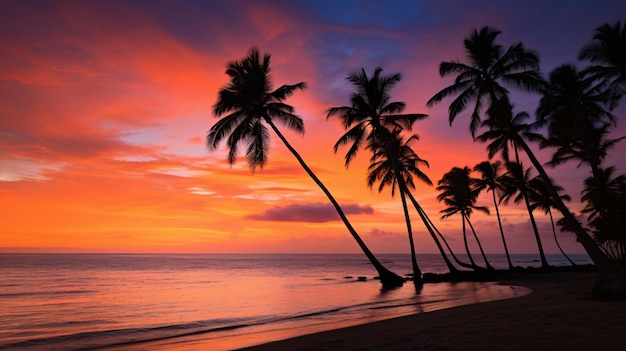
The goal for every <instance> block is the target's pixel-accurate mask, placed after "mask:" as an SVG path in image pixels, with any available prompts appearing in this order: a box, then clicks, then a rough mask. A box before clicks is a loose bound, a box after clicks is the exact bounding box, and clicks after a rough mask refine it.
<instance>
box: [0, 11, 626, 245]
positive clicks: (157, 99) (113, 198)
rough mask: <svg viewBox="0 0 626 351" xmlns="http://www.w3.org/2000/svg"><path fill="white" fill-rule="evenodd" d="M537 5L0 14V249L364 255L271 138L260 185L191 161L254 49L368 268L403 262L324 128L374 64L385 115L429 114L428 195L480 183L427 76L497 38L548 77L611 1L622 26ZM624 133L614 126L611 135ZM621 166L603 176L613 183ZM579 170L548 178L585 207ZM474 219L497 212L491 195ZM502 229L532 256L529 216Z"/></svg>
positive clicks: (487, 227)
mask: <svg viewBox="0 0 626 351" xmlns="http://www.w3.org/2000/svg"><path fill="white" fill-rule="evenodd" d="M543 3H544V2H539V1H538V2H537V6H544V7H545V8H544V9H545V11H546V13H543V12H542V13H539V12H537V11H536V8H535V7H533V6H530V5H529V6H526V5H524V6H523V7H513V6H512V5H502V4H500V5H494V4H492V3H491V2H485V5H487V4H491V5H494V6H490V7H489V10H486V9H485V8H484V7H476V6H470V5H469V4H463V5H459V6H457V5H454V6H452V5H450V4H447V2H441V3H439V2H438V4H437V5H433V4H420V3H418V2H407V3H406V4H405V3H402V2H397V3H395V4H394V5H393V6H392V7H391V8H387V9H386V10H387V11H388V13H386V14H385V15H382V14H381V8H380V4H377V3H376V2H362V3H361V2H359V3H358V4H359V6H357V9H356V10H355V9H354V6H349V4H348V3H344V4H343V6H339V7H338V8H337V7H336V6H335V7H333V9H332V11H331V8H330V6H331V5H327V4H325V3H324V2H310V3H309V2H282V1H270V2H267V4H266V5H265V6H262V7H261V6H260V5H258V4H256V3H252V2H246V1H241V2H240V1H233V2H229V3H228V4H225V3H223V2H211V1H209V2H199V3H196V2H186V1H177V2H163V3H161V2H153V1H145V2H143V1H137V2H132V3H129V2H125V1H111V2H98V3H92V2H74V1H50V2H48V1H42V2H25V1H5V2H3V3H2V5H0V6H1V7H2V11H0V19H1V21H0V23H3V24H2V26H3V30H2V31H0V32H1V33H2V34H0V37H1V38H2V43H3V53H2V54H0V62H2V64H1V65H0V136H1V138H0V196H1V199H2V201H0V227H1V228H2V232H1V235H0V251H1V252H33V251H36V252H207V253H213V252H215V253H221V252H359V249H358V246H357V245H356V244H355V243H354V241H353V239H352V238H351V237H350V236H349V234H348V233H347V231H346V230H345V228H344V226H343V224H342V223H341V222H340V221H338V220H337V218H336V217H335V216H334V215H332V211H330V212H329V209H328V201H327V200H326V198H325V197H324V195H323V194H322V193H321V191H320V190H319V189H318V188H317V187H316V186H315V184H314V183H313V182H312V181H311V180H310V179H309V178H308V176H306V174H305V173H304V172H303V171H302V170H301V168H300V167H299V165H298V164H297V162H296V161H295V159H294V158H293V157H292V156H291V155H290V154H289V153H288V151H287V150H286V149H285V148H284V147H283V146H282V145H281V144H280V142H279V140H278V139H277V138H273V139H272V141H273V143H272V149H271V153H270V161H269V163H268V164H267V166H266V167H265V168H264V169H263V170H262V171H257V172H256V173H255V174H252V173H251V172H250V170H249V169H248V168H247V164H246V162H245V160H243V159H242V160H241V162H238V163H237V164H235V165H234V166H232V167H230V166H229V165H228V163H227V162H226V151H225V150H224V149H220V150H217V151H215V152H212V153H209V152H208V151H207V149H206V147H205V145H204V137H205V135H206V132H207V130H208V129H209V128H210V127H211V125H212V124H213V123H214V122H215V119H214V117H213V116H212V114H211V107H212V105H213V104H214V103H215V99H216V97H217V91H218V89H219V88H220V87H221V86H223V85H224V84H225V82H226V78H227V77H226V75H225V74H224V70H225V69H224V67H225V65H226V63H227V62H228V61H231V60H233V59H239V58H241V57H243V55H244V54H245V53H246V52H247V50H248V49H249V47H250V46H253V45H256V46H258V47H259V48H260V50H261V51H262V52H269V53H271V54H272V69H273V77H274V80H275V84H276V86H278V85H280V84H293V83H297V82H300V81H305V82H307V84H308V89H307V90H305V91H303V92H298V93H296V94H295V95H294V96H293V97H292V98H290V99H289V100H288V101H287V102H288V103H290V104H291V105H293V106H294V107H295V108H296V112H297V113H298V114H299V115H301V116H302V117H303V118H304V120H305V126H306V134H305V135H304V136H301V135H298V134H294V133H290V132H287V133H286V135H287V138H288V139H289V140H290V141H291V142H292V143H293V145H294V147H295V148H296V149H297V150H298V151H299V152H300V153H301V154H302V156H303V158H304V159H305V160H306V162H307V163H308V164H309V165H310V166H311V167H312V168H313V169H314V171H315V172H316V174H318V176H319V177H320V178H321V179H322V181H323V182H324V183H325V184H326V186H327V187H328V188H329V189H330V191H331V192H332V193H333V194H334V195H335V197H336V198H337V199H338V201H339V202H340V203H341V204H342V205H345V206H346V208H347V209H349V211H348V212H349V218H350V220H351V221H352V223H353V225H354V227H355V228H356V229H357V231H358V232H359V233H360V234H361V235H362V236H363V238H364V240H365V241H366V243H367V244H368V245H369V246H370V247H371V248H372V250H373V251H374V252H375V253H376V252H381V253H382V252H387V253H389V252H400V253H403V252H409V249H408V244H407V238H406V230H405V226H404V222H403V217H402V211H401V204H400V201H399V199H398V198H396V199H392V198H391V196H390V193H389V192H388V191H385V192H383V193H381V194H378V193H377V192H376V191H375V190H370V189H369V188H367V186H366V181H365V170H366V168H367V161H368V158H369V157H368V155H367V154H366V152H362V153H361V155H360V156H359V158H358V159H357V160H356V161H355V162H353V164H351V166H350V169H349V170H346V169H345V168H344V166H343V152H345V150H342V151H341V152H342V153H341V154H338V155H335V154H334V153H333V151H332V145H333V144H334V142H335V141H336V140H337V138H338V137H339V136H340V135H341V134H342V130H341V127H340V126H339V125H338V123H336V121H328V122H327V121H326V120H325V112H324V111H325V110H326V109H327V108H329V107H331V106H339V105H345V104H348V102H349V100H348V99H349V94H350V87H349V85H347V84H346V82H345V76H347V74H348V73H350V72H352V71H354V70H357V69H359V68H361V67H365V68H366V69H367V70H368V71H369V72H371V71H372V70H373V68H374V67H376V66H382V67H383V68H384V69H385V72H387V73H395V72H401V73H402V74H403V80H402V81H401V82H400V84H399V85H398V86H397V87H396V88H395V90H393V91H392V96H393V98H394V100H399V101H405V102H406V103H407V109H406V112H410V113H426V114H429V115H430V117H429V118H428V119H426V120H425V121H420V122H417V123H416V124H415V126H414V131H415V132H416V133H417V134H419V136H420V141H419V142H418V143H416V144H414V146H415V149H416V152H417V153H418V154H419V155H420V156H421V157H422V158H424V159H426V160H428V161H429V163H430V168H429V169H426V173H427V174H428V175H429V176H430V178H431V179H432V180H433V182H435V183H436V182H437V180H439V179H440V178H441V176H442V175H443V174H444V173H445V172H447V171H448V170H449V169H450V168H452V167H453V166H465V165H467V166H470V167H473V166H474V165H475V164H477V163H479V162H481V161H483V160H485V159H486V152H485V151H484V145H481V144H474V143H472V142H471V136H470V134H469V132H468V119H467V116H466V115H461V116H459V118H458V120H457V121H456V122H455V124H454V125H453V126H452V127H450V126H449V125H448V122H447V114H446V109H447V105H446V103H449V101H445V102H444V103H443V104H442V105H440V106H437V107H435V108H433V109H428V108H427V107H426V106H425V102H426V101H427V100H428V98H430V96H432V95H433V94H434V93H435V92H437V91H438V90H439V89H441V88H442V87H444V86H446V85H448V84H450V81H448V80H444V79H441V78H439V76H438V64H439V62H441V61H444V60H455V59H462V57H463V51H462V39H463V38H464V37H465V36H466V35H467V34H468V33H469V32H470V30H471V29H473V28H477V27H480V26H483V25H491V26H494V27H496V28H498V29H500V30H502V31H503V34H502V35H501V36H500V37H499V39H500V43H501V44H503V45H510V44H511V43H513V42H514V41H520V40H521V41H523V42H524V43H525V44H526V45H527V46H528V47H530V48H534V49H536V50H537V51H539V53H540V56H541V57H542V62H543V65H542V67H543V69H544V72H548V71H549V70H550V69H552V68H554V67H556V66H557V65H558V64H560V63H563V62H575V60H576V54H577V51H578V49H579V48H580V46H581V45H582V44H584V43H586V42H587V41H588V40H590V38H591V35H592V32H593V29H594V28H595V27H597V26H598V25H600V24H602V23H604V22H610V23H613V22H614V21H615V20H617V19H618V17H616V16H615V15H614V14H615V13H618V14H620V13H621V14H623V13H626V6H625V5H614V4H612V2H610V1H607V4H611V6H615V7H616V8H613V7H611V6H598V7H597V8H588V6H585V5H580V4H578V3H571V2H564V3H567V4H574V5H568V6H569V7H565V10H563V11H562V12H561V15H562V17H560V18H550V16H548V14H547V13H549V12H550V11H552V10H554V8H555V7H557V6H558V2H555V3H554V4H543ZM582 3H583V2H581V4H582ZM596 3H597V2H594V4H596ZM329 4H330V2H329ZM446 4H447V5H446ZM472 4H474V3H472ZM360 5H363V6H362V7H361V6H360ZM508 6H510V7H508ZM520 6H521V5H520ZM531 8H535V10H530V9H531ZM618 8H619V11H616V10H618ZM583 19H584V22H583ZM529 23H533V28H529V25H528V24H529ZM536 100H537V97H533V96H525V95H519V94H518V95H517V97H516V101H515V103H516V106H518V107H519V108H520V109H526V110H529V111H530V112H533V111H534V108H535V106H536V105H535V104H536ZM616 114H617V115H618V117H621V115H623V114H624V108H623V107H621V108H620V109H619V110H617V112H616ZM624 130H625V128H624V123H621V124H620V129H619V130H617V131H616V133H619V132H621V133H622V135H623V134H624ZM620 150H621V149H620V147H619V146H618V148H616V150H614V151H613V154H612V155H611V157H610V158H609V160H608V163H611V164H617V165H618V169H619V171H620V172H623V171H624V169H623V166H622V165H623V164H624V161H625V157H624V154H623V152H620ZM540 157H541V158H542V160H544V161H547V160H548V156H547V154H543V153H541V154H540ZM575 166H576V165H575V164H572V165H567V166H564V167H560V168H558V169H556V170H551V175H552V176H553V177H554V178H555V179H556V180H557V182H558V183H559V184H561V185H563V186H564V187H565V188H566V190H567V191H568V193H570V194H571V195H572V197H573V198H574V199H575V200H578V198H579V196H578V194H579V192H580V183H581V180H582V179H583V178H584V176H585V174H586V173H585V172H586V170H584V169H579V170H577V169H576V168H575ZM415 195H416V197H417V198H418V201H419V202H420V203H421V204H422V205H423V207H424V208H425V209H426V211H427V213H429V214H430V216H431V217H432V218H433V220H435V223H436V224H437V225H438V226H439V228H440V229H441V230H442V232H443V233H444V235H446V236H447V237H448V238H449V240H451V243H452V245H453V246H454V247H455V248H456V249H457V251H460V250H461V245H462V240H461V236H460V218H458V217H451V218H449V219H446V220H444V221H440V220H439V215H440V214H439V211H440V210H441V209H443V206H442V204H440V203H438V202H437V201H436V199H435V197H436V192H435V190H434V187H428V186H426V185H423V184H420V185H419V186H418V188H417V189H416V191H415ZM480 201H481V203H480V204H482V205H487V206H489V207H492V206H491V202H490V197H488V196H486V194H485V196H483V197H481V200H480ZM572 208H573V209H574V210H578V209H580V208H581V206H580V204H579V203H577V201H576V202H575V203H573V204H572ZM329 213H330V215H329ZM502 214H503V217H504V218H505V219H504V221H505V222H504V224H505V233H506V234H507V238H508V240H509V243H510V247H511V251H513V252H518V253H526V252H535V251H536V245H535V242H534V239H533V237H532V234H531V227H530V224H529V222H528V217H527V214H526V212H525V209H524V208H522V207H517V206H508V207H506V208H504V209H502ZM414 215H415V214H414ZM415 217H417V216H416V215H415ZM537 217H538V219H539V226H540V230H541V232H542V236H543V237H544V245H545V246H546V249H547V251H548V252H556V250H557V249H556V246H555V245H554V243H553V240H552V238H551V235H552V233H551V230H550V227H549V225H550V224H549V221H548V220H547V219H546V218H545V217H543V216H542V215H539V214H537ZM296 219H299V220H296ZM472 219H473V222H474V225H475V227H476V229H477V231H478V234H479V236H480V237H481V239H482V240H483V244H484V246H485V247H486V250H487V251H488V252H493V253H499V252H503V249H502V244H501V242H500V240H499V233H498V231H497V222H496V218H495V214H493V215H491V216H486V215H483V214H476V215H475V216H474V217H473V218H472ZM414 230H415V235H416V244H417V251H418V252H435V250H436V248H435V246H434V244H433V243H432V241H431V239H430V238H429V237H428V236H427V235H426V233H425V231H424V228H423V226H422V225H421V223H419V221H418V220H417V219H416V220H415V221H414ZM560 238H561V240H562V242H563V245H564V247H565V248H566V249H567V251H568V252H570V253H575V252H582V248H581V247H579V245H578V244H577V243H575V241H574V240H573V237H572V236H571V235H570V234H562V235H560Z"/></svg>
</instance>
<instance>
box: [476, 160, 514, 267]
mask: <svg viewBox="0 0 626 351" xmlns="http://www.w3.org/2000/svg"><path fill="white" fill-rule="evenodd" d="M501 166H502V163H501V162H500V161H496V162H493V163H492V162H489V161H484V162H481V163H479V164H477V165H476V166H475V167H474V171H476V172H478V173H480V178H472V179H470V182H471V186H473V187H474V188H475V189H476V190H479V191H483V190H487V191H490V192H491V195H492V197H493V206H494V208H495V209H496V216H497V217H498V227H499V228H500V236H501V237H502V244H503V245H504V252H505V253H506V260H507V262H508V264H509V269H510V270H512V269H513V268H514V267H513V263H512V262H511V255H510V254H509V248H508V246H507V244H506V239H505V238H504V230H502V221H501V220H500V210H499V209H498V202H497V201H496V193H502V191H504V187H503V185H502V183H501V182H500V180H501V178H500V177H501V174H500V169H501Z"/></svg>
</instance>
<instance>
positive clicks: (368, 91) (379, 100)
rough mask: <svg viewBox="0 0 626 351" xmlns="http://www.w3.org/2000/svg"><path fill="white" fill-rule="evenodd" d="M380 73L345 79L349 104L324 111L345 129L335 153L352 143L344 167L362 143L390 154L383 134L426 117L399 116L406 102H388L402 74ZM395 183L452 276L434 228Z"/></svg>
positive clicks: (398, 167) (362, 72) (362, 73)
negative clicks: (348, 92) (424, 228)
mask: <svg viewBox="0 0 626 351" xmlns="http://www.w3.org/2000/svg"><path fill="white" fill-rule="evenodd" d="M381 73H382V69H381V68H376V69H375V70H374V74H373V75H372V76H371V77H369V76H368V75H367V73H366V72H365V69H361V70H360V71H359V72H356V73H352V74H350V75H349V76H348V78H347V80H348V81H349V82H350V83H351V84H352V85H353V86H354V88H355V92H353V93H352V95H351V97H350V102H351V105H350V106H340V107H332V108H330V109H328V111H327V119H328V118H332V117H336V118H339V119H340V120H341V123H342V125H343V126H344V128H345V129H346V130H347V131H346V133H345V134H344V135H342V136H341V137H340V138H339V140H338V141H337V142H336V143H335V145H334V151H335V152H337V151H338V150H339V147H340V146H342V145H346V144H351V145H350V147H349V149H348V152H347V153H346V156H345V160H346V163H345V164H346V167H348V166H349V164H350V161H351V160H352V159H353V157H354V156H356V154H357V152H358V151H359V149H360V148H361V147H362V146H363V145H364V143H367V146H368V149H370V151H372V153H374V154H376V153H377V152H392V151H393V145H390V144H389V142H388V141H389V140H391V139H389V138H387V137H386V135H388V134H389V133H390V131H396V130H397V131H401V130H404V129H407V130H410V129H411V126H412V125H413V123H414V122H415V121H418V120H421V119H424V118H426V117H427V115H424V114H416V113H413V114H402V111H404V108H405V103H404V102H397V101H390V99H391V97H390V95H389V90H391V89H392V88H393V87H394V86H395V85H396V84H397V83H398V82H399V81H400V79H401V75H400V74H398V73H396V74H393V75H390V76H385V75H381ZM381 150H382V151H381ZM388 157H389V158H390V160H392V161H393V162H394V163H395V165H394V167H396V169H395V170H394V174H395V175H400V174H402V171H401V165H400V164H399V163H398V162H397V161H394V160H395V159H396V157H394V156H393V153H390V154H389V156H388ZM397 181H398V187H399V188H400V189H402V190H403V191H404V193H405V194H406V195H407V196H409V198H410V199H411V201H412V202H413V204H414V206H415V207H416V210H417V212H418V214H419V215H420V218H421V219H422V221H423V222H424V225H425V226H426V228H427V229H428V231H429V233H430V235H431V237H432V238H433V240H434V241H435V242H436V243H437V247H438V248H439V250H440V252H441V254H442V257H443V259H444V261H445V262H446V265H447V266H448V268H449V270H450V272H451V273H454V272H455V271H456V268H454V266H453V265H452V264H451V263H450V261H449V260H448V259H447V257H446V255H445V252H444V251H443V248H442V247H441V244H440V243H439V241H438V239H437V237H436V235H435V233H434V231H433V228H432V227H431V225H430V224H429V223H428V218H427V216H426V214H425V213H424V211H423V209H422V208H421V207H420V206H419V204H418V203H417V201H416V200H415V198H414V197H413V196H412V194H411V192H410V191H409V189H408V188H407V187H406V185H405V184H404V180H403V179H402V177H400V178H398V179H397Z"/></svg>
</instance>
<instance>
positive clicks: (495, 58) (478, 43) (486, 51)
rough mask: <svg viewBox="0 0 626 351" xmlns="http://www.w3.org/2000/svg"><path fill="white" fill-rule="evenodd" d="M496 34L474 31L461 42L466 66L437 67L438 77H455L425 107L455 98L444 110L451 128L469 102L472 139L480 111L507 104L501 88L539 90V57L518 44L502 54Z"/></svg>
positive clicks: (450, 63) (451, 63) (448, 64)
mask: <svg viewBox="0 0 626 351" xmlns="http://www.w3.org/2000/svg"><path fill="white" fill-rule="evenodd" d="M500 33H501V32H500V31H499V30H496V29H494V28H491V27H483V28H481V29H480V30H474V31H473V32H472V34H471V35H470V36H469V37H468V38H466V39H465V40H464V41H463V44H464V46H465V52H466V55H467V63H462V62H459V61H448V62H442V63H441V64H440V66H439V75H441V77H446V76H452V75H454V76H456V78H455V81H454V84H452V85H450V86H448V87H446V88H444V89H442V90H441V91H439V92H438V93H437V94H435V95H434V96H433V97H431V98H430V100H428V102H427V105H428V106H433V105H435V104H437V103H439V102H441V101H442V100H443V99H444V98H446V97H449V96H456V98H455V99H454V100H453V101H452V103H451V104H450V107H449V109H448V111H449V114H450V116H449V122H450V125H452V122H453V121H454V119H455V118H456V116H457V115H458V114H459V113H461V112H462V111H463V110H465V109H466V108H468V106H469V104H470V102H472V101H473V102H474V107H473V110H472V114H471V121H470V132H471V133H472V137H473V136H474V135H475V133H476V130H477V129H478V127H480V123H481V116H480V114H481V110H482V109H483V108H488V107H489V106H492V105H494V104H495V103H498V102H507V101H508V93H509V92H508V90H507V88H506V87H505V85H507V86H512V87H515V88H518V89H521V90H523V91H530V92H537V91H540V90H541V89H542V87H543V80H542V79H541V75H540V72H539V56H538V55H537V54H536V53H535V52H534V51H531V50H527V49H526V48H525V47H524V45H523V44H522V43H519V42H518V43H515V44H513V45H511V46H510V47H509V48H508V49H506V50H504V48H503V47H502V46H501V45H499V44H497V43H496V38H497V37H498V35H499V34H500Z"/></svg>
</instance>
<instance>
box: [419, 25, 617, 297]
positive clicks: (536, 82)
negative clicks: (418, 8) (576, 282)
mask: <svg viewBox="0 0 626 351" xmlns="http://www.w3.org/2000/svg"><path fill="white" fill-rule="evenodd" d="M481 32H482V31H481ZM485 32H487V33H488V32H489V31H485ZM474 37H478V36H477V35H475V36H474ZM483 37H485V38H486V40H483V42H485V43H487V45H483V46H477V45H473V46H472V45H468V40H470V39H471V38H470V39H467V40H466V42H465V44H466V45H465V46H466V51H468V52H469V51H470V49H472V51H474V52H475V54H473V55H468V56H469V59H470V64H469V65H463V64H459V63H457V62H452V63H449V64H448V63H445V62H444V63H442V64H441V67H440V74H441V75H442V76H444V75H448V74H454V73H458V75H457V79H456V84H454V85H452V86H450V87H448V88H445V89H444V90H442V91H441V92H439V93H438V94H437V95H436V96H434V97H433V98H431V100H430V101H429V103H431V104H434V103H437V102H439V101H441V100H442V99H443V98H444V97H445V96H449V95H454V94H456V93H460V95H459V96H458V97H457V99H456V100H455V101H454V102H453V104H452V105H450V108H449V110H450V112H451V113H450V117H451V119H454V117H455V116H456V115H457V114H458V112H460V111H462V110H464V109H465V108H466V107H467V104H468V103H469V102H470V101H472V99H473V98H475V97H476V95H477V94H476V92H478V91H480V90H478V89H477V87H478V85H477V84H478V83H484V82H486V81H488V80H486V79H484V78H483V76H482V74H483V73H484V74H485V77H490V76H494V75H492V74H489V72H490V71H489V70H488V69H484V70H482V71H481V70H475V71H473V72H474V74H471V77H473V78H474V79H471V80H467V79H466V78H467V77H469V76H470V73H467V74H466V72H470V71H471V68H472V66H473V65H472V64H471V62H477V60H475V59H474V58H475V57H486V58H489V57H497V54H498V52H499V51H498V50H497V46H496V45H495V43H494V42H495V40H494V39H493V38H495V36H493V35H492V36H491V37H493V38H492V39H491V40H489V38H490V36H488V35H484V36H483ZM470 42H471V41H470ZM500 52H501V49H500ZM494 53H495V54H494ZM535 58H536V60H535V59H533V60H529V61H533V62H535V63H533V67H531V68H529V69H528V70H526V72H527V73H522V74H521V75H520V77H522V76H523V77H524V78H522V79H521V80H519V81H518V82H519V83H522V84H519V85H518V86H522V87H526V88H530V89H525V90H530V91H536V90H541V89H543V88H542V87H543V86H544V84H543V82H542V79H541V77H540V75H539V71H538V57H536V55H535ZM483 61H485V62H489V60H483ZM520 62H521V63H523V62H525V60H521V61H520ZM535 64H536V65H535ZM464 66H466V67H464ZM507 67H512V68H517V67H520V66H519V65H511V66H507ZM511 78H515V77H511ZM526 78H528V79H526ZM500 80H502V81H504V80H503V79H500ZM472 81H473V82H472ZM491 81H493V80H491ZM513 81H517V80H515V79H513ZM474 82H475V83H476V84H474ZM523 82H525V83H523ZM472 86H474V87H476V88H472ZM498 91H500V92H502V90H500V89H498ZM484 95H485V94H482V95H480V96H484ZM487 96H488V97H489V98H490V100H491V101H490V102H491V105H492V106H489V107H490V108H491V107H493V108H492V109H491V110H492V114H491V116H490V117H489V119H498V118H500V117H499V115H501V114H503V113H504V114H505V115H507V114H508V112H509V111H510V110H511V107H510V102H509V99H508V97H507V96H505V97H503V98H501V99H500V98H498V95H497V94H496V92H495V91H494V93H491V94H487ZM475 101H476V107H477V108H476V107H475V109H474V111H475V112H476V113H474V114H473V115H472V116H473V117H472V123H473V124H474V127H473V128H472V127H471V125H470V130H473V129H476V125H477V124H478V123H479V121H480V116H479V115H478V111H479V110H480V108H481V106H482V104H481V103H480V101H481V99H476V100H475ZM494 102H495V104H494ZM477 115H478V117H476V116H477ZM509 121H511V118H505V121H504V122H503V123H499V124H501V125H502V128H503V130H508V131H509V132H510V133H509V135H510V136H511V137H512V138H513V140H514V141H515V144H516V147H519V148H521V149H522V150H524V152H525V153H526V155H527V156H528V158H529V159H530V161H531V163H532V165H533V166H534V167H535V169H536V170H537V171H538V172H539V175H540V176H541V178H542V179H543V180H544V182H546V184H547V185H548V189H549V191H550V194H551V196H552V197H553V198H554V199H555V205H556V208H557V209H558V210H559V212H561V214H562V215H563V217H564V223H565V225H566V226H567V227H568V228H570V229H571V230H572V231H574V233H575V235H576V238H577V240H578V242H580V243H581V245H582V246H583V247H584V249H585V251H586V252H587V254H588V255H589V257H590V258H591V259H592V260H593V262H594V263H595V265H596V267H598V271H599V276H598V279H597V280H596V285H595V287H594V289H593V292H592V295H593V296H594V297H596V298H600V299H604V298H609V299H610V298H616V297H619V298H626V289H625V288H624V287H626V278H625V277H624V274H623V273H622V272H621V271H620V270H619V269H618V267H616V265H615V264H614V262H613V261H611V260H610V259H609V257H608V256H607V255H606V254H605V253H604V252H603V251H602V250H601V249H600V247H599V246H598V244H597V243H596V242H595V241H594V240H593V238H592V237H591V236H590V235H589V233H588V232H587V231H586V230H585V228H583V227H582V225H581V223H580V222H579V221H578V220H577V219H576V218H575V217H574V215H573V214H572V213H571V211H570V210H569V209H568V208H567V206H565V204H564V203H563V201H561V200H560V199H559V195H558V192H557V191H556V190H555V189H554V186H553V185H552V183H551V181H550V178H549V177H548V174H547V172H546V171H545V169H544V168H543V165H542V163H541V162H539V160H538V159H537V157H536V156H535V154H534V153H533V151H532V150H531V149H530V147H529V145H528V144H527V142H526V138H528V136H526V135H522V134H519V133H517V132H516V131H514V130H513V129H514V128H513V127H512V126H510V125H508V126H507V124H509Z"/></svg>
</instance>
